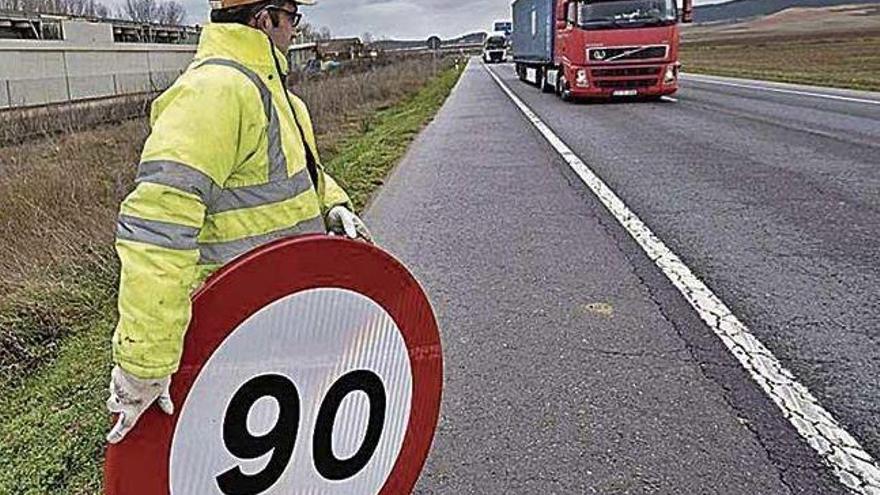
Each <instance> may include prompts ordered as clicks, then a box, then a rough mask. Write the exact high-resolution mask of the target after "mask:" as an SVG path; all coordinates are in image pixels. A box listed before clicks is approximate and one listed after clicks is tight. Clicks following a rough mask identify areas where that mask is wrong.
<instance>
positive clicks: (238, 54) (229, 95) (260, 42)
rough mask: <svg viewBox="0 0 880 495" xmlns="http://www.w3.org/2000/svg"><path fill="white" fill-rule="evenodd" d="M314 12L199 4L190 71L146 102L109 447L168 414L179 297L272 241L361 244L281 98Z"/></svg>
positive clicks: (185, 304) (304, 119) (281, 3)
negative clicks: (153, 409) (154, 408)
mask: <svg viewBox="0 0 880 495" xmlns="http://www.w3.org/2000/svg"><path fill="white" fill-rule="evenodd" d="M313 3H314V0H295V1H294V0H220V1H217V2H211V8H212V10H211V23H210V24H208V25H207V26H206V27H205V28H204V30H203V31H202V34H201V39H200V41H199V47H198V50H197V52H196V56H195V60H194V61H193V63H192V64H191V65H190V66H189V68H188V69H187V70H186V72H185V73H184V74H183V75H182V76H181V77H180V78H179V79H178V80H177V81H176V82H175V83H174V85H172V86H171V88H169V89H168V90H167V91H165V92H164V93H163V94H162V95H161V96H159V97H158V98H157V99H156V101H155V102H153V106H152V112H151V118H150V122H151V127H152V132H151V134H150V136H149V138H148V139H147V141H146V144H145V145H144V150H143V153H142V155H141V162H140V165H139V167H138V175H137V179H136V187H135V189H134V191H133V192H132V193H131V194H129V195H128V197H126V198H125V200H124V201H123V202H122V205H121V207H120V214H119V223H118V226H117V233H116V250H117V253H118V255H119V259H120V261H121V270H120V281H119V302H118V305H119V322H118V324H117V326H116V331H115V333H114V335H113V342H112V344H113V360H114V362H115V367H114V368H113V371H112V372H111V377H110V398H109V399H108V401H107V408H108V409H109V410H110V411H111V412H113V413H118V414H119V416H118V419H117V421H116V423H115V425H114V426H113V428H112V429H111V431H110V433H109V434H108V435H107V440H108V441H109V442H111V443H117V442H120V441H121V440H122V439H123V438H124V437H125V435H126V434H127V433H128V432H129V431H130V430H131V429H132V428H133V427H134V426H135V423H137V421H138V419H139V418H140V417H141V415H142V414H143V413H144V411H146V410H147V409H148V408H149V407H150V406H151V405H152V404H153V403H156V404H157V405H158V406H159V408H160V409H161V410H162V411H164V412H165V413H166V414H173V413H174V405H173V404H172V401H171V396H170V394H169V386H170V383H171V375H172V374H174V373H175V371H177V368H178V365H179V361H180V357H181V354H182V347H183V340H184V333H185V332H186V329H187V327H188V326H189V322H190V316H191V312H192V305H191V300H190V297H191V295H192V294H193V292H194V291H195V290H196V289H197V288H198V286H199V285H201V283H202V282H203V281H204V280H205V279H206V278H207V277H208V276H209V275H210V274H211V273H213V272H214V271H216V270H217V269H218V268H220V266H222V265H223V264H225V263H228V262H229V261H230V260H232V259H234V258H236V257H238V256H240V255H242V254H244V253H245V252H247V251H249V250H251V249H253V248H255V247H257V246H260V245H262V244H265V243H267V242H269V241H273V240H276V239H280V238H283V237H288V236H293V235H299V234H307V233H328V232H329V233H332V234H337V235H345V236H347V237H349V238H352V239H355V238H360V239H364V240H367V241H371V237H370V233H369V231H368V230H367V228H366V226H365V225H364V223H363V221H362V220H361V219H360V218H358V216H357V215H355V214H354V213H353V212H352V205H351V201H350V200H349V197H348V195H347V194H346V193H345V191H343V190H342V188H340V186H339V185H338V184H337V183H336V182H335V181H334V180H333V179H332V178H331V177H330V176H329V175H327V174H326V173H325V172H324V170H323V167H322V165H321V162H320V160H319V159H318V150H317V147H316V144H315V136H314V132H313V129H312V124H311V120H310V117H309V114H308V111H307V109H306V106H305V104H304V103H303V102H302V101H301V100H300V99H299V98H297V97H296V96H294V95H292V94H291V93H290V92H289V91H288V90H287V88H286V86H285V79H286V72H287V63H288V62H287V56H286V54H287V49H288V47H289V46H290V43H291V41H292V38H293V35H294V33H295V29H296V27H297V25H298V23H299V21H300V19H301V17H302V14H301V13H300V12H299V6H300V5H311V4H313Z"/></svg>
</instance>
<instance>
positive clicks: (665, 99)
mask: <svg viewBox="0 0 880 495" xmlns="http://www.w3.org/2000/svg"><path fill="white" fill-rule="evenodd" d="M660 99H661V100H663V101H668V102H671V103H678V98H673V97H671V96H661V97H660Z"/></svg>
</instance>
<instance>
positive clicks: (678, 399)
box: [367, 63, 880, 494]
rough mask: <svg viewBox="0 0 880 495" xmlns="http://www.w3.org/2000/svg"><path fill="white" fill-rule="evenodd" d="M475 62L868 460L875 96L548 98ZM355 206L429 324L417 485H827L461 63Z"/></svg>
mask: <svg viewBox="0 0 880 495" xmlns="http://www.w3.org/2000/svg"><path fill="white" fill-rule="evenodd" d="M491 70H492V71H493V72H494V73H495V74H496V75H497V76H498V77H499V79H500V80H501V82H502V83H503V84H505V85H507V86H508V87H509V88H510V89H511V90H512V91H513V92H514V93H515V95H516V96H517V97H518V98H519V99H521V100H522V102H523V103H524V104H525V105H526V106H528V107H529V108H530V109H531V110H532V111H533V112H534V113H535V114H536V115H537V117H539V118H540V119H541V120H542V121H543V122H545V123H546V125H547V126H548V127H549V128H550V129H551V130H552V132H555V134H556V135H558V137H559V138H560V139H561V140H562V141H563V142H564V143H565V144H566V145H567V146H568V147H570V149H571V151H572V152H573V153H574V155H576V156H577V157H579V159H581V160H583V162H585V163H586V164H587V165H588V166H589V167H590V168H592V170H593V171H594V172H595V173H596V174H597V175H598V176H599V177H600V178H601V179H603V180H604V181H605V183H606V184H607V185H608V186H609V187H610V188H611V189H612V190H613V191H614V192H616V194H617V195H618V196H619V197H620V199H621V200H623V202H625V203H626V205H628V207H629V208H630V209H631V210H632V212H633V213H634V214H635V215H637V216H638V217H639V218H640V219H641V220H642V221H643V222H644V223H645V224H646V225H647V226H648V227H649V228H650V229H651V230H652V231H653V233H654V234H656V236H657V237H658V238H659V239H660V240H662V241H663V242H664V243H665V244H666V245H667V246H668V247H669V249H671V250H672V251H673V252H674V253H676V254H678V256H679V257H680V258H681V260H682V261H683V262H684V263H685V264H686V265H687V266H688V267H689V268H690V269H691V271H692V272H693V274H694V275H695V276H697V277H699V278H700V279H701V280H702V281H703V282H705V283H706V285H708V287H709V288H711V289H712V290H713V291H714V293H715V294H717V296H718V297H719V298H720V299H721V300H723V301H724V302H725V303H726V304H727V306H729V308H730V310H731V311H732V312H733V313H734V314H735V315H736V316H737V317H738V318H739V319H740V320H741V321H742V323H743V324H744V325H746V326H747V327H748V328H749V329H750V330H751V331H752V332H753V334H754V335H755V337H757V338H758V339H759V340H760V341H761V342H763V344H764V345H766V347H767V348H768V349H769V350H770V351H772V353H773V355H775V356H776V358H778V359H779V361H780V362H781V363H782V364H783V365H784V366H785V367H786V368H788V369H789V370H791V372H792V373H793V374H794V376H795V377H796V379H797V380H798V381H799V382H800V383H801V384H803V385H805V386H806V387H807V388H808V389H809V390H810V391H811V392H812V393H813V394H814V395H815V396H816V398H817V399H818V401H819V403H821V405H822V406H824V407H825V409H827V411H829V412H830V413H831V414H833V416H834V417H835V418H836V419H837V420H839V422H840V425H841V427H842V428H844V429H845V430H846V431H848V432H849V433H851V434H852V435H853V436H854V437H855V438H856V439H857V440H858V441H859V442H861V446H862V447H864V449H865V451H866V452H867V453H869V454H870V455H873V457H874V458H875V459H876V458H877V457H878V454H880V419H878V418H880V346H878V344H880V291H878V290H877V288H878V287H880V263H878V261H880V240H878V239H880V214H878V213H880V212H878V208H880V195H878V190H880V98H877V97H875V96H874V95H869V94H859V93H851V92H844V91H834V90H817V89H815V88H795V87H788V86H778V85H771V84H763V83H756V82H747V83H743V82H738V81H732V80H726V79H715V78H705V77H698V76H688V77H687V78H686V79H685V81H684V82H683V89H682V91H681V92H680V93H679V94H678V95H677V96H676V99H677V101H664V102H656V103H644V102H639V103H606V104H565V103H563V102H561V101H559V100H558V99H556V98H555V97H553V96H552V95H545V94H541V93H540V92H539V91H538V90H537V89H536V88H534V87H531V86H528V85H525V84H523V83H520V82H519V81H517V80H516V78H515V76H514V73H513V70H512V67H510V66H503V65H502V66H493V67H492V68H491ZM874 101H876V103H873V102H874ZM367 219H368V221H369V223H370V225H371V227H372V228H373V229H374V233H375V234H376V236H377V238H378V239H379V242H380V243H381V244H383V245H384V246H385V247H386V248H387V249H389V250H390V251H391V252H393V253H395V254H396V255H398V256H399V257H400V258H401V259H402V260H404V262H405V263H406V264H407V265H408V266H410V268H411V269H412V270H413V272H414V273H415V275H416V276H417V277H418V278H419V279H420V280H421V281H422V283H423V284H424V285H425V287H426V289H427V291H428V293H429V295H430V297H431V299H432V301H433V303H434V305H435V309H436V311H437V313H438V318H439V322H440V325H441V329H442V332H443V340H444V349H445V360H446V378H445V388H444V400H443V410H442V417H441V421H440V427H439V430H438V433H437V437H436V439H435V441H434V445H433V449H432V453H431V456H430V458H429V461H428V464H427V466H426V469H425V472H424V473H423V475H422V478H421V480H420V483H419V485H418V487H417V493H426V494H427V493H462V494H464V493H480V494H484V493H524V494H525V493H719V494H722V493H723V494H733V493H743V494H746V493H749V494H752V493H773V494H776V493H781V494H785V493H817V494H820V493H821V494H834V493H847V489H846V488H845V487H844V484H843V483H842V482H841V478H840V475H839V473H837V472H835V471H833V470H832V469H830V468H829V467H827V466H826V465H825V464H824V463H823V461H822V458H821V456H820V455H819V454H818V453H817V451H816V450H815V449H814V448H813V447H811V446H810V445H809V444H808V443H807V441H805V439H804V437H803V436H802V435H801V434H800V433H799V432H798V430H797V429H796V428H795V427H794V426H793V425H792V423H791V422H790V421H789V420H788V419H787V418H786V415H785V414H784V413H783V411H781V410H780V408H779V407H777V406H776V405H775V404H774V402H773V401H772V400H771V399H770V398H769V397H768V395H767V394H766V393H765V392H764V391H763V390H762V389H761V388H760V387H759V386H757V385H756V383H755V381H754V380H753V379H752V378H751V376H750V374H749V372H747V371H746V369H744V368H743V366H742V365H740V363H739V361H737V359H736V358H735V357H734V356H733V354H731V352H730V351H729V350H728V349H727V348H726V347H725V346H724V345H723V344H722V342H721V340H719V338H718V337H717V336H716V335H715V334H713V332H712V331H711V330H710V328H709V327H708V326H707V325H706V324H705V323H704V322H703V321H702V320H701V319H700V317H699V316H698V314H697V312H696V311H694V309H693V308H692V307H691V305H689V304H688V302H687V301H686V299H685V298H684V297H683V296H682V293H681V292H679V291H678V290H677V289H676V288H675V287H674V286H673V285H672V283H671V282H670V281H669V279H667V278H666V277H665V276H664V274H663V273H662V272H661V270H660V269H658V266H657V265H656V264H655V263H654V262H653V261H652V260H651V258H650V257H648V256H647V255H646V254H645V252H644V251H643V250H642V249H641V248H640V247H639V245H638V244H637V243H636V242H635V241H634V239H633V238H632V237H631V236H630V235H629V234H628V233H627V232H626V230H624V228H623V227H622V226H621V224H620V223H619V222H618V221H617V220H616V219H615V218H614V217H613V216H612V214H611V213H609V211H608V210H607V209H606V208H605V207H604V206H603V204H602V203H601V202H600V201H599V200H598V199H597V197H596V196H595V195H593V194H592V193H591V192H590V191H589V190H588V189H587V187H586V186H585V185H584V184H583V182H581V181H580V180H579V178H578V177H577V176H576V175H575V173H573V172H572V169H571V168H570V167H569V166H568V165H567V164H566V160H565V159H564V157H563V156H560V154H559V153H558V152H557V150H555V149H554V148H553V147H551V146H550V144H548V141H547V140H546V139H545V137H544V136H542V134H541V133H539V132H538V130H536V128H535V126H534V125H533V124H532V123H531V122H529V120H527V119H526V118H525V117H524V116H523V113H522V112H521V111H520V110H519V109H518V108H517V107H516V105H514V103H513V102H512V101H511V98H510V97H509V96H508V95H507V94H505V92H504V91H503V90H502V88H501V87H500V86H499V84H496V82H495V80H494V79H493V78H492V76H491V75H490V74H489V72H488V71H487V69H486V68H485V67H484V66H482V65H481V64H479V63H471V64H470V65H469V66H468V68H467V70H466V71H465V74H464V75H463V77H462V79H461V81H460V83H459V85H458V87H457V88H456V89H455V90H454V91H453V93H452V95H451V96H450V98H449V100H448V101H447V103H446V105H445V106H444V107H443V109H442V110H441V111H440V113H439V114H438V116H437V118H436V119H435V121H434V122H433V123H432V124H431V125H430V126H428V128H427V129H426V130H425V131H424V132H423V133H422V134H421V135H420V136H419V138H418V139H417V140H416V142H415V143H414V145H413V146H412V148H411V150H410V151H409V153H408V154H407V156H406V158H405V159H404V160H403V162H402V163H401V164H400V165H399V166H398V168H397V169H396V170H395V172H394V173H393V174H392V175H391V177H390V178H389V180H388V182H387V183H386V185H385V187H384V188H383V189H382V191H381V192H380V193H379V194H378V196H377V197H376V198H375V200H374V201H373V202H372V204H371V206H370V208H369V210H368V214H367ZM871 467H872V466H871V465H870V463H869V464H868V468H867V469H870V468H871ZM856 483H858V481H856ZM861 489H862V490H863V491H864V492H865V493H869V492H868V491H867V490H869V489H868V488H866V487H865V486H864V485H863V486H862V487H861ZM870 493H873V492H870Z"/></svg>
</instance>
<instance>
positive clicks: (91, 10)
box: [0, 0, 186, 26]
mask: <svg viewBox="0 0 880 495" xmlns="http://www.w3.org/2000/svg"><path fill="white" fill-rule="evenodd" d="M0 9H2V10H17V11H25V12H37V13H41V14H63V15H75V16H85V17H98V18H105V19H106V18H111V17H115V18H119V19H127V20H131V21H135V22H145V23H158V24H165V25H172V26H179V25H181V24H183V20H184V18H186V8H184V6H183V5H182V4H181V3H179V2H177V1H176V0H125V3H124V4H123V5H121V6H120V7H118V8H116V9H111V8H110V7H108V6H107V5H105V4H104V3H101V2H100V1H98V0H0Z"/></svg>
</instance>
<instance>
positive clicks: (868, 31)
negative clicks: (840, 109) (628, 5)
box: [681, 5, 880, 90]
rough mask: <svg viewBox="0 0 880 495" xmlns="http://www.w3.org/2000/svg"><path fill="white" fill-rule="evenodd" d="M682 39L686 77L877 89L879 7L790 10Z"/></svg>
mask: <svg viewBox="0 0 880 495" xmlns="http://www.w3.org/2000/svg"><path fill="white" fill-rule="evenodd" d="M682 36H683V40H684V43H683V44H682V48H681V52H682V53H681V58H682V62H683V64H684V67H685V70H687V71H690V72H702V73H708V74H717V75H722V76H733V77H748V78H755V79H768V80H775V81H783V82H793V83H804V84H815V85H821V86H836V87H846V88H854V89H865V90H880V6H874V5H858V6H839V7H826V8H793V9H788V10H785V11H783V12H780V13H778V14H774V15H771V16H767V17H762V18H759V19H755V20H751V21H748V22H742V23H734V24H717V25H696V26H693V27H688V28H686V29H685V30H684V32H683V35H682Z"/></svg>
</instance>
